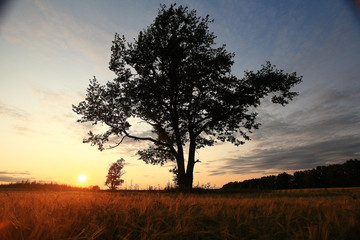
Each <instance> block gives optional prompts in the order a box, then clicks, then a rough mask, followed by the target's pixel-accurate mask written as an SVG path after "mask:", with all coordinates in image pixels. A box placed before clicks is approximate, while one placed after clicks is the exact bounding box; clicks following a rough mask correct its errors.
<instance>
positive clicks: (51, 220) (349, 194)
mask: <svg viewBox="0 0 360 240" xmlns="http://www.w3.org/2000/svg"><path fill="white" fill-rule="evenodd" d="M359 193H360V190H359V189H347V190H344V189H338V190H326V189H323V190H319V189H317V190H294V191H274V192H271V193H263V194H229V195H220V194H218V195H215V194H203V195H195V194H189V195H187V194H184V195H183V194H175V193H147V192H124V193H109V192H11V191H9V192H0V239H171V240H175V239H360V228H359V226H360V199H359V198H360V194H359Z"/></svg>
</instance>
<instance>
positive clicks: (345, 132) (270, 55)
mask: <svg viewBox="0 0 360 240" xmlns="http://www.w3.org/2000/svg"><path fill="white" fill-rule="evenodd" d="M174 2H176V3H177V4H178V5H180V4H182V5H185V6H188V7H189V9H195V10H196V11H197V13H198V15H199V16H206V15H207V14H209V15H210V17H211V18H213V19H214V23H212V24H211V25H210V30H211V31H213V32H214V34H215V35H216V36H217V39H216V43H217V44H218V45H219V46H220V45H222V44H226V49H227V50H228V51H229V52H234V53H235V58H234V61H235V63H234V65H233V68H232V71H233V74H234V75H236V76H238V77H239V78H241V77H242V76H243V73H244V71H245V70H258V69H260V68H261V65H262V64H265V63H266V61H271V63H272V64H275V65H276V66H277V67H278V68H280V69H283V70H284V71H286V72H289V73H291V72H297V74H298V75H301V76H303V82H302V83H301V84H300V85H298V86H296V87H295V90H296V91H298V92H299V96H297V97H296V98H295V100H294V101H293V102H291V103H290V104H289V105H287V106H286V107H282V106H277V105H276V106H275V105H273V104H271V103H270V102H269V101H268V100H267V99H265V100H264V101H263V103H262V106H261V107H260V108H259V120H260V122H261V123H262V125H261V127H260V129H259V130H257V131H256V132H254V133H253V134H252V135H251V139H252V140H251V141H247V142H246V143H245V145H242V146H239V147H236V146H233V145H231V144H230V143H219V144H217V145H215V146H213V147H207V148H204V149H201V150H199V151H198V152H197V158H199V159H200V161H201V163H197V164H196V166H195V171H194V185H200V186H201V185H202V184H207V183H210V184H211V186H212V187H221V186H222V185H224V184H226V183H228V182H230V181H242V180H245V179H249V178H254V177H261V176H264V175H270V174H279V173H282V172H288V173H292V172H294V171H296V170H303V169H311V168H314V167H316V166H319V165H327V164H333V163H343V162H345V161H346V160H348V159H354V158H358V159H359V158H360V104H359V103H360V16H359V11H360V2H359V1H351V0H332V1H328V0H318V1H312V0H288V1H276V0H274V1H267V0H262V1H261V0H254V1H246V0H238V1H236V0H221V1H220V0H218V1H216V0H202V1H200V0H199V1H196V0H193V1H190V0H189V1H167V0H164V1H157V0H151V1H140V0H128V1H127V0H124V1H95V0H89V1H85V0H76V1H74V0H52V1H50V0H17V1H16V0H15V1H0V73H1V77H0V134H1V138H0V183H8V182H16V181H22V180H27V179H28V180H30V181H45V182H50V181H53V182H57V183H61V184H69V185H76V186H89V185H99V186H100V187H101V188H105V186H104V182H105V178H106V174H107V170H108V168H109V166H110V164H111V163H113V162H115V161H116V160H117V159H119V158H124V159H125V160H126V165H125V168H124V170H125V171H126V174H125V175H124V176H123V178H124V180H125V183H124V185H123V188H125V187H126V188H131V187H134V186H135V185H137V186H138V187H139V188H142V189H144V188H147V187H148V186H155V187H161V188H163V187H165V185H166V184H168V183H169V182H171V181H172V178H173V176H172V174H171V173H170V172H169V170H170V169H172V168H173V167H174V165H173V164H172V163H168V164H165V165H164V166H162V167H161V166H154V165H147V164H145V163H144V162H142V161H140V160H138V156H137V155H136V152H137V151H138V150H140V149H142V147H144V143H141V142H136V143H134V142H126V143H124V144H122V145H120V146H119V147H117V148H114V149H111V150H104V151H102V152H100V151H99V150H98V149H97V147H95V146H91V145H89V144H84V143H82V139H83V138H86V137H87V132H88V130H89V129H90V126H89V125H86V124H80V123H77V122H76V120H77V119H78V118H79V117H80V116H77V115H76V114H75V113H74V112H73V111H72V107H71V106H72V104H74V105H77V104H78V103H79V102H80V101H82V100H84V97H85V93H86V88H87V86H88V84H89V79H91V78H93V76H96V78H97V79H98V81H99V82H100V83H103V84H104V83H106V82H107V81H110V80H112V79H114V78H115V75H114V73H113V72H111V71H110V70H109V69H108V63H109V60H110V54H111V51H110V47H111V44H112V43H111V42H112V40H113V39H114V34H115V33H119V34H120V35H124V36H125V37H126V39H127V40H128V41H130V42H131V41H133V39H134V38H136V37H137V34H138V33H139V31H141V30H143V29H145V28H146V27H147V26H149V25H150V24H151V23H152V22H153V20H154V18H155V17H156V15H157V13H158V9H159V7H160V4H161V3H165V4H167V5H170V4H171V3H174ZM81 174H85V175H86V176H87V180H86V181H85V182H83V183H80V182H78V180H77V179H78V176H79V175H81Z"/></svg>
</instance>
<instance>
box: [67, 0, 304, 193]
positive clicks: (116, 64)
mask: <svg viewBox="0 0 360 240" xmlns="http://www.w3.org/2000/svg"><path fill="white" fill-rule="evenodd" d="M212 22H213V20H210V19H209V16H206V17H198V16H197V15H196V11H195V10H192V11H189V10H188V8H187V7H183V6H176V5H175V4H174V5H171V6H170V7H166V6H165V5H161V8H160V9H159V12H158V15H157V17H156V18H155V20H154V22H153V23H152V24H151V25H150V26H149V27H147V28H146V29H145V30H143V31H140V33H139V35H138V37H137V39H135V41H134V42H133V43H127V41H126V40H125V37H124V36H122V37H120V36H119V35H118V34H115V39H114V41H113V45H112V47H111V50H112V55H111V60H110V66H109V68H110V70H112V71H113V72H114V73H115V74H116V76H117V77H116V78H115V79H114V80H113V81H109V82H108V83H106V84H105V85H100V84H99V83H98V81H97V80H96V78H95V77H94V78H93V79H92V80H90V84H89V87H88V89H87V94H86V99H85V101H82V102H80V103H79V105H78V106H73V110H74V111H75V112H76V113H77V114H79V115H82V117H81V119H79V120H78V121H79V122H92V123H93V124H97V123H98V122H99V123H102V124H104V125H106V126H107V127H108V130H107V131H106V132H104V133H100V134H94V133H93V132H91V131H90V132H89V137H88V138H87V139H84V142H89V143H91V144H92V145H98V147H99V149H100V150H103V149H104V144H105V143H106V142H108V141H109V138H110V137H112V138H110V139H111V141H113V139H114V137H115V138H117V139H118V141H117V144H116V145H114V146H111V147H116V146H118V145H120V144H121V143H122V142H123V140H124V139H133V140H137V141H148V143H149V144H148V148H147V149H143V150H140V151H138V155H139V156H140V159H141V160H143V161H145V162H146V163H150V164H161V165H163V164H164V163H165V162H167V161H173V162H176V167H175V168H174V170H173V172H174V173H175V174H176V182H177V184H178V186H179V188H180V189H182V190H187V189H191V188H192V183H193V171H194V166H195V163H197V162H199V161H198V160H196V158H195V151H196V149H200V148H203V147H205V146H212V145H214V143H216V142H217V141H222V142H225V141H228V142H231V143H233V144H235V145H236V146H238V145H240V144H243V143H244V141H243V140H250V137H249V133H251V132H252V130H253V129H258V127H259V125H260V123H258V122H257V121H256V117H257V112H256V108H257V107H258V106H259V105H260V100H261V99H263V98H265V97H267V96H268V95H269V94H271V96H272V102H273V103H278V104H281V105H286V104H287V103H289V101H291V100H292V99H293V98H294V96H296V95H297V93H296V92H292V91H290V89H291V87H293V86H294V85H296V84H298V83H300V82H301V78H302V77H298V76H297V75H296V73H295V72H294V73H291V74H288V73H284V71H283V70H278V69H276V68H275V66H274V65H271V64H270V62H267V63H266V64H265V65H263V66H262V68H261V69H260V70H258V71H257V72H253V71H245V75H244V77H242V78H238V77H236V76H234V75H232V74H231V66H232V65H233V63H234V62H233V58H234V54H233V53H229V52H227V51H226V49H225V45H222V46H220V47H216V44H215V41H214V40H215V38H216V36H215V35H214V33H212V32H210V31H209V29H208V25H209V23H212ZM134 118H136V119H141V120H142V121H143V122H145V123H147V124H148V125H149V126H151V127H152V133H151V134H142V135H141V134H140V135H139V134H137V133H138V132H135V131H132V130H131V125H130V123H129V120H130V119H134ZM185 149H187V156H188V158H187V161H186V160H185V151H186V150H185ZM186 163H187V166H186V167H185V165H186Z"/></svg>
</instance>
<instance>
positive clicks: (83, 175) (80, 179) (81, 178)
mask: <svg viewBox="0 0 360 240" xmlns="http://www.w3.org/2000/svg"><path fill="white" fill-rule="evenodd" d="M78 181H79V182H85V181H86V175H85V174H81V175H80V176H79V177H78Z"/></svg>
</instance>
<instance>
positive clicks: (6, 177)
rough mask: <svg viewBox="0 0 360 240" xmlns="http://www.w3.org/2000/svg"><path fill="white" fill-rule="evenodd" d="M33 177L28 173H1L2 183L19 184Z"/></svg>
mask: <svg viewBox="0 0 360 240" xmlns="http://www.w3.org/2000/svg"><path fill="white" fill-rule="evenodd" d="M31 179H33V177H32V176H31V173H30V172H28V171H25V172H17V171H0V182H7V183H9V182H18V181H26V180H31Z"/></svg>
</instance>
